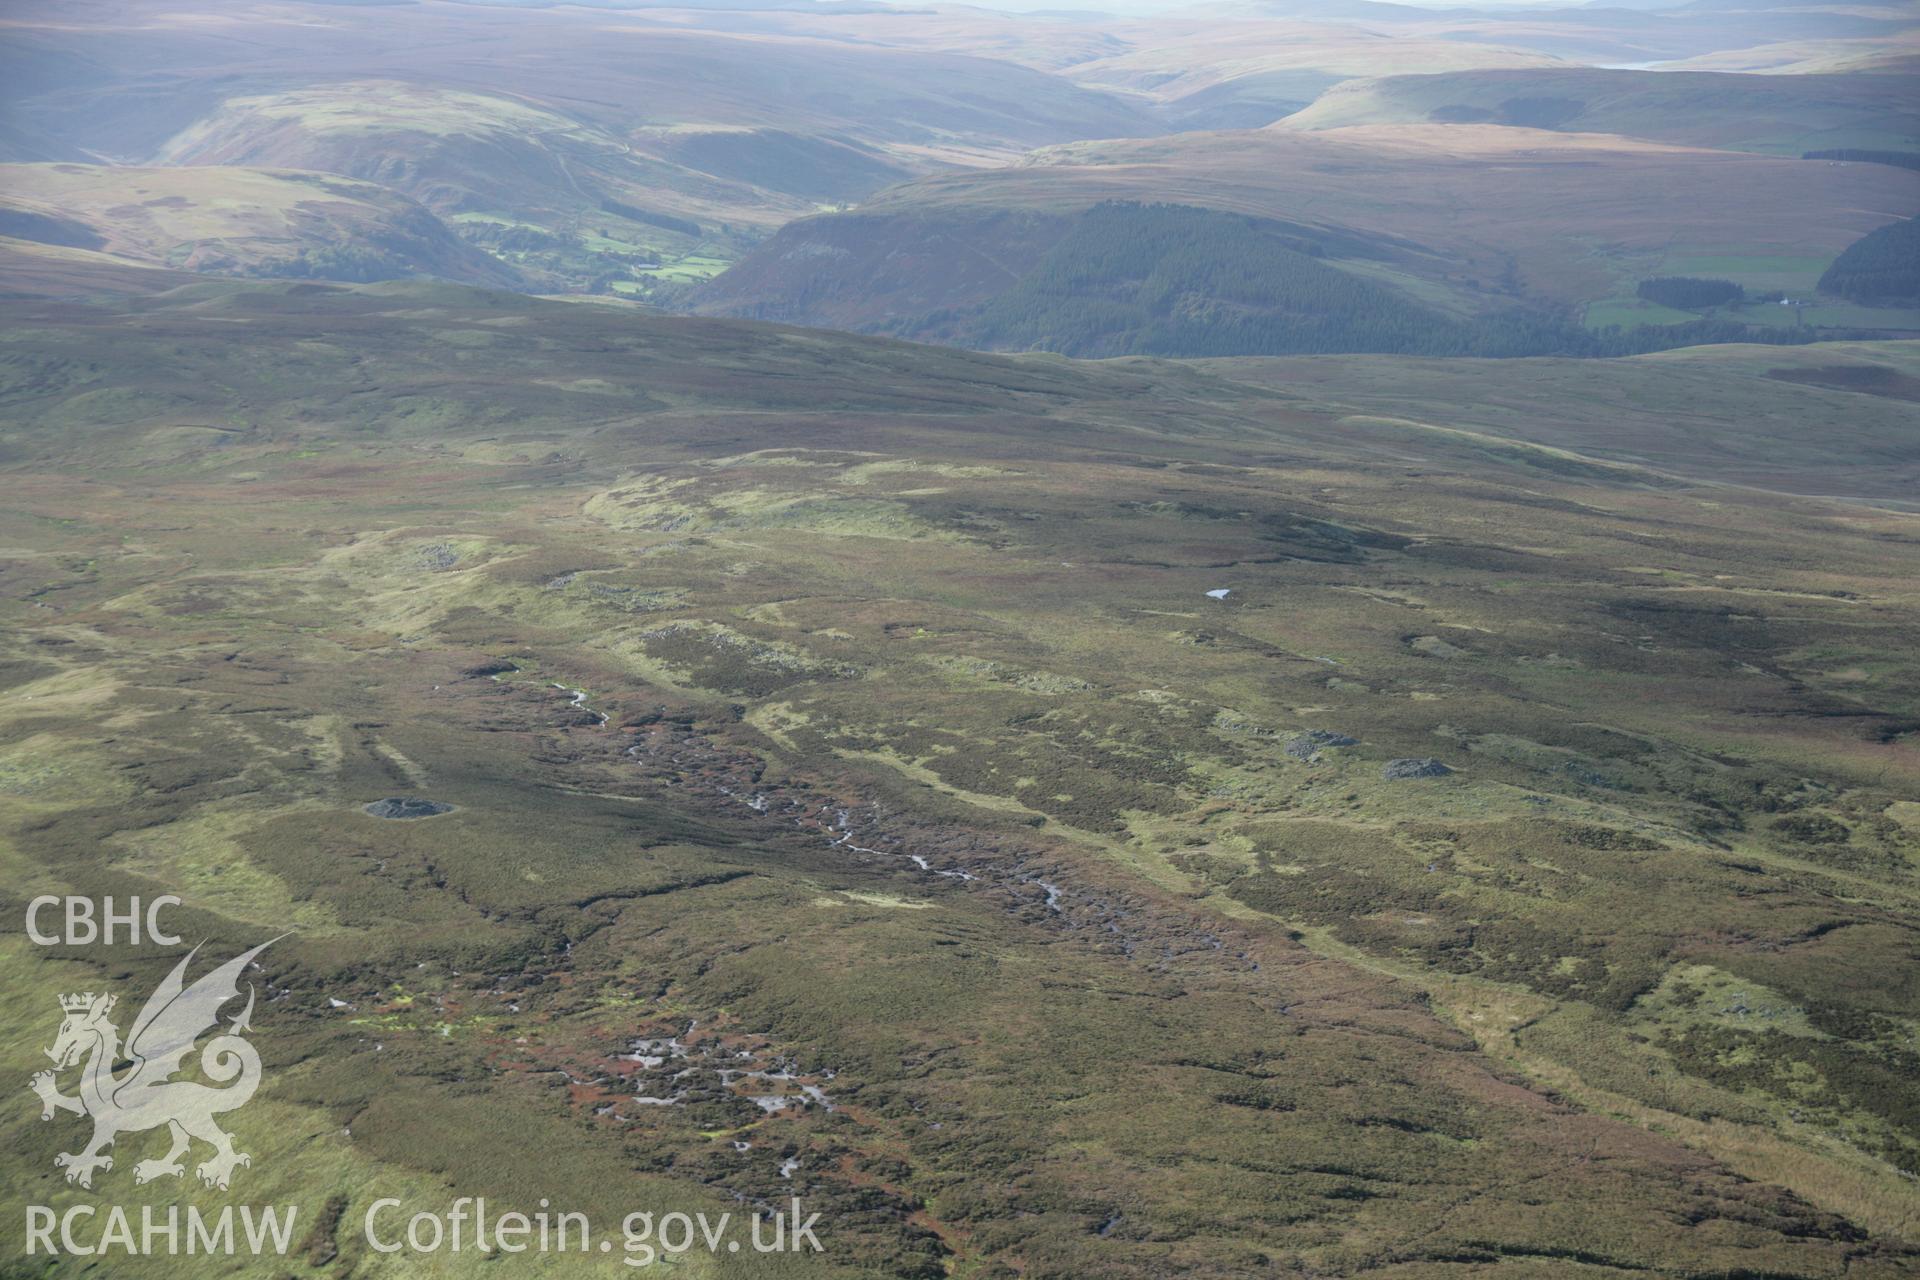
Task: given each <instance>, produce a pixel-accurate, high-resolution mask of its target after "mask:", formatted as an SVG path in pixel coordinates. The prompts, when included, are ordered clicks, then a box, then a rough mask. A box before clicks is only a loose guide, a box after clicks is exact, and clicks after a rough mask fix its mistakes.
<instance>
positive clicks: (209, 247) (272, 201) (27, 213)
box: [0, 163, 520, 286]
mask: <svg viewBox="0 0 1920 1280" xmlns="http://www.w3.org/2000/svg"><path fill="white" fill-rule="evenodd" d="M0 235H6V236H11V237H14V238H16V239H23V240H32V241H38V242H41V243H45V244H50V245H58V246H65V247H68V248H73V249H86V250H95V251H98V252H100V253H103V254H107V255H110V256H112V257H115V258H120V259H124V260H126V261H129V262H134V263H142V264H148V265H153V266H166V267H171V268H175V269H177V270H181V271H193V272H205V273H208V274H212V275H247V276H296V277H311V278H315V279H336V280H361V281H367V280H389V279H396V278H400V277H406V276H433V277H437V278H439V279H443V280H454V281H461V282H465V283H470V284H491V285H501V286H514V285H517V284H519V283H520V281H519V277H518V275H517V274H516V273H515V272H514V271H513V270H512V268H510V267H508V266H506V265H504V264H502V263H500V262H498V261H496V260H495V259H494V258H492V257H490V256H488V255H487V254H484V253H481V252H480V251H478V250H477V249H474V248H473V247H472V246H470V245H468V244H466V243H464V242H463V241H461V240H460V239H458V238H457V237H455V236H454V235H453V234H452V233H451V232H450V231H448V229H447V228H446V226H445V225H444V224H443V223H441V221H440V220H439V219H438V218H436V217H434V216H433V214H431V213H429V212H428V211H427V210H426V209H424V208H422V207H421V206H420V205H418V204H415V203H414V202H413V201H411V200H409V199H407V198H406V197H405V196H402V195H399V194H396V193H395V192H393V191H391V190H389V189H387V188H386V187H382V186H377V185H375V184H373V183H370V182H359V181H355V180H353V179H351V178H342V177H336V176H334V175H332V174H324V173H300V172H295V171H291V170H276V169H246V168H236V167H226V166H222V167H207V168H193V169H179V168H126V167H117V166H105V165H79V164H65V163H60V164H36V165H0Z"/></svg>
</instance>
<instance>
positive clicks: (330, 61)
mask: <svg viewBox="0 0 1920 1280" xmlns="http://www.w3.org/2000/svg"><path fill="white" fill-rule="evenodd" d="M325 14H326V19H325V21H324V22H323V23H312V24H289V23H280V22H276V21H270V20H266V19H263V18H260V17H259V15H246V16H242V15H238V14H236V15H234V16H231V17H228V18H225V19H222V20H220V21H208V22H182V23H177V24H167V23H163V24H159V25H156V26H144V25H139V24H141V23H142V22H143V21H144V19H142V18H141V16H140V11H139V10H137V9H130V8H127V7H126V6H123V5H116V4H112V3H109V4H107V5H103V6H97V7H83V6H77V5H61V6H57V7H55V8H51V9H44V10H36V11H35V12H34V13H33V14H30V15H21V16H20V18H19V20H18V21H17V22H16V23H15V25H13V26H12V27H10V29H9V43H10V50H9V56H8V57H7V59H6V60H5V61H0V70H3V69H7V68H12V69H14V70H15V71H16V72H17V74H16V75H15V76H14V77H13V79H12V80H11V81H10V82H8V83H5V84H4V85H0V107H4V109H5V116H4V119H5V121H6V128H5V130H4V132H0V154H4V155H10V156H12V157H13V158H17V159H22V160H41V159H58V160H65V159H83V158H84V159H89V160H97V159H100V158H103V157H106V158H111V159H113V160H115V161H118V162H122V163H137V164H155V163H157V164H170V165H171V164H194V165H202V164H222V165H244V166H249V167H273V168H301V169H312V170H317V171H324V172H331V173H339V174H342V175H346V176H350V177H357V178H361V179H363V180H367V181H373V182H379V183H381V184H382V185H385V186H389V187H391V188H393V189H395V190H397V191H400V192H403V193H405V194H408V195H411V196H413V197H414V198H415V199H417V200H419V201H420V202H421V203H423V204H424V205H426V206H427V207H428V208H430V209H432V210H434V211H435V212H436V213H439V214H440V215H442V216H443V217H444V218H445V219H446V220H447V222H448V224H449V225H450V226H451V227H452V228H453V230H454V231H455V232H456V233H457V234H459V235H460V236H462V237H463V238H465V239H467V240H468V241H469V242H471V243H473V244H474V245H477V246H479V247H481V248H483V249H485V250H486V251H488V252H490V253H492V254H494V255H495V256H497V257H498V258H500V259H501V260H502V261H503V262H505V263H507V264H509V265H510V266H511V267H512V269H513V270H514V271H516V272H518V273H519V274H520V275H521V276H522V277H523V278H524V279H525V281H526V284H527V287H529V288H533V289H539V290H551V291H579V290H605V289H609V288H613V287H616V286H618V287H620V288H622V289H624V290H626V291H631V292H642V293H644V292H646V291H647V290H648V289H649V288H650V287H652V286H653V285H655V284H676V285H677V284H679V283H684V282H686V281H689V280H694V279H699V278H702V277H703V276H705V275H710V274H712V273H713V272H714V271H717V270H719V269H720V268H721V267H723V266H724V265H726V264H727V263H728V262H731V261H732V260H734V259H735V258H737V257H738V256H739V255H740V254H741V253H742V252H744V250H745V248H746V247H747V246H748V245H750V244H752V243H753V242H755V241H757V240H758V239H759V238H761V237H762V236H764V235H765V234H766V233H767V232H768V231H770V230H771V229H772V228H773V227H775V226H778V225H779V224H781V223H782V222H785V221H787V220H789V219H791V218H794V217H797V216H800V215H803V214H807V213H812V212H816V211H818V210H819V209H821V208H823V207H833V206H837V205H841V204H846V203H849V202H852V201H856V200H859V199H862V198H864V197H865V196H867V195H868V194H869V193H871V192H872V191H874V190H875V189H877V188H879V187H881V186H885V185H887V184H889V183H892V182H897V181H899V180H901V179H903V178H908V177H912V176H915V175H919V174H924V173H927V172H931V171H934V170H938V169H942V168H947V167H951V166H953V165H977V164H991V163H998V162H1005V161H1009V160H1012V159H1013V158H1015V157H1017V156H1019V155H1021V154H1024V153H1025V152H1026V151H1028V150H1030V149H1032V148H1034V147H1037V146H1045V145H1048V144H1051V143H1057V142H1064V141H1071V140H1076V139H1082V138H1097V137H1120V136H1139V135H1149V134H1157V133H1161V132H1164V130H1165V125H1164V124H1163V123H1162V122H1161V120H1160V119H1159V117H1158V116H1157V115H1156V113H1155V111H1154V109H1153V107H1152V105H1151V104H1149V103H1146V102H1143V101H1140V100H1138V99H1135V98H1133V97H1131V96H1129V95H1122V94H1119V93H1114V92H1108V91H1105V90H1101V89H1094V88H1088V87H1083V86H1081V85H1078V84H1075V83H1073V82H1072V81H1070V80H1067V79H1065V78H1063V77H1061V76H1059V75H1056V74H1051V73H1049V72H1048V71H1044V70H1039V69H1036V68H1033V67H1029V66H1025V65H1019V64H1016V63H1013V62H1009V61H1004V60H998V59H994V58H987V57H979V56H970V55H968V54H966V53H962V52H951V51H946V50H942V49H939V48H888V47H885V46H884V45H883V44H880V43H878V42H874V41H859V42H855V41H851V40H830V39H822V38H814V37H809V36H806V35H781V34H777V33H770V32H753V33H749V32H744V31H738V30H695V29H688V28H687V27H686V26H682V25H663V24H661V23H659V22H658V21H656V20H654V19H652V18H650V17H647V16H645V15H643V14H638V13H633V12H626V11H618V10H606V9H599V10H596V9H589V8H584V7H582V8H564V9H563V8H524V7H488V6H479V5H459V6H429V5H376V6H361V5H338V6H332V7H330V8H328V9H327V10H326V11H325ZM829 14H832V15H833V16H836V17H837V18H839V19H840V20H844V21H859V22H873V21H877V19H876V18H873V17H872V16H870V15H865V16H863V15H859V14H853V13H845V12H840V11H827V12H826V13H820V14H815V15H813V16H814V17H816V18H822V19H823V18H825V17H827V16H828V15H829ZM773 20H774V18H773V17H772V16H768V17H765V18H764V19H754V20H747V19H744V18H743V19H742V20H741V23H735V24H733V25H736V26H738V25H742V23H744V24H745V25H752V24H753V22H759V21H764V22H771V21H773ZM713 21H714V22H715V23H716V25H726V24H728V23H730V22H731V18H730V16H722V17H717V18H715V19H713ZM130 25H131V26H138V27H139V30H140V36H139V38H138V39H137V40H133V39H130V38H129V37H128V36H127V34H126V33H127V31H128V30H129V29H130ZM239 33H244V34H239ZM42 67H50V68H53V69H54V71H55V72H57V74H49V73H46V72H44V71H42V70H40V69H39V68H42Z"/></svg>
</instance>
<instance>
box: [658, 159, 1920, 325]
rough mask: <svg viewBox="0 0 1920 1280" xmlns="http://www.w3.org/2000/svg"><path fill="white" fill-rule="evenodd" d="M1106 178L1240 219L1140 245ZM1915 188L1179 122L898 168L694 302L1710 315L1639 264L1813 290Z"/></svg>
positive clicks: (804, 312) (1852, 177)
mask: <svg viewBox="0 0 1920 1280" xmlns="http://www.w3.org/2000/svg"><path fill="white" fill-rule="evenodd" d="M1112 202H1118V203H1119V204H1122V205H1132V206H1136V207H1139V206H1151V205H1175V206H1180V207H1182V208H1185V209H1189V210H1195V211H1201V212H1212V213H1216V214H1227V215H1233V216H1234V217H1237V218H1239V219H1242V222H1241V223H1239V224H1237V225H1232V226H1230V225H1229V224H1226V223H1222V222H1209V221H1206V220H1204V219H1190V220H1189V222H1188V230H1189V231H1191V232H1192V233H1193V235H1192V242H1191V243H1190V244H1185V245H1173V244H1169V245H1165V246H1163V247H1162V249H1155V248H1154V247H1153V246H1154V245H1156V244H1158V243H1159V242H1160V241H1161V240H1162V239H1164V235H1165V231H1166V228H1165V227H1163V226H1156V225H1153V224H1154V223H1155V222H1156V221H1161V222H1163V221H1164V215H1162V216H1159V217H1157V218H1156V217H1154V216H1149V215H1146V214H1140V213H1134V214H1121V213H1116V212H1112V211H1109V212H1108V213H1106V214H1104V215H1102V217H1101V218H1100V219H1099V220H1097V225H1096V224H1090V223H1089V222H1088V221H1087V217H1088V215H1089V212H1090V211H1092V210H1094V209H1096V208H1097V207H1100V206H1105V205H1109V204H1110V203H1112ZM1916 206H1920V190H1916V186H1915V184H1914V182H1913V179H1912V177H1911V175H1909V174H1907V173H1905V172H1904V171H1902V170H1898V169H1893V168H1889V167H1886V166H1880V165H1839V166H1835V165H1828V164H1825V163H1822V162H1817V161H1802V160H1798V159H1778V158H1773V157H1764V156H1754V155H1745V154H1740V153H1733V152H1713V151H1699V150H1692V149H1686V148H1678V147H1669V146H1662V145H1659V144H1654V143H1644V142H1636V141H1630V140H1627V139H1621V138H1609V137H1598V136H1583V135H1559V134H1552V133H1547V132H1542V131H1537V130H1524V129H1512V128H1496V127H1491V126H1481V127H1478V128H1464V127H1452V126H1443V125H1421V126H1411V127H1402V128H1392V129H1384V128H1366V129H1341V130H1332V131H1327V132H1319V133H1302V132H1294V131H1290V130H1287V129H1284V128H1273V129H1266V130H1253V131H1246V132H1235V133H1212V134H1189V135H1180V136H1178V137H1175V138H1166V139H1147V140H1139V141H1126V142H1111V143H1087V144H1081V145H1077V146H1071V147H1061V148H1054V149H1051V150H1049V151H1046V152H1043V153H1039V154H1037V155H1035V156H1034V157H1032V158H1031V160H1030V162H1029V163H1027V164H1024V165H1019V166H1014V167H1011V168H1003V169H994V170H982V171H973V172H966V173H956V174H947V175H941V176H936V177H932V178H926V179H921V180H919V181H916V182H913V183H909V184H905V185H902V186H899V187H895V188H891V189H889V190H887V191H885V192H882V193H880V194H879V195H878V196H876V197H875V198H874V199H873V200H871V201H869V202H868V203H867V204H866V205H864V206H862V207H861V208H860V209H859V210H857V211H855V212H852V213H847V214H836V215H825V216H821V217H815V218H808V219H804V220H801V221H799V222H795V223H791V224H789V225H788V226H786V227H784V228H782V229H781V231H780V232H779V233H778V234H777V235H775V236H774V237H773V238H772V239H771V240H769V241H768V242H767V243H766V244H764V245H763V246H761V247H760V248H759V249H757V250H755V251H754V252H753V253H752V254H751V255H749V256H748V257H747V258H746V259H745V260H744V261H742V262H741V263H740V264H739V265H738V266H736V267H734V268H733V269H732V270H730V271H728V272H726V273H725V274H723V275H721V276H719V277H718V278H717V279H715V280H713V281H711V282H710V283H709V284H707V285H705V286H703V287H702V288H701V289H699V290H698V291H697V292H696V293H695V294H694V295H693V297H692V306H693V307H694V309H696V310H698V311H700V312H702V313H705V314H716V315H734V316H749V317H754V318H761V319H774V320H783V321H789V322H796V323H804V324H814V325H824V326H832V327H838V328H846V329H853V330H857V331H862V332H879V333H889V334H894V335H898V336H904V337H917V338H922V339H930V340H937V341H946V342H960V343H966V344H971V345H978V346H982V347H987V348H990V349H1000V348H1014V349H1022V348H1027V347H1041V348H1045V349H1048V350H1056V351H1064V352H1067V353H1069V354H1113V353H1116V352H1126V351H1151V352H1156V353H1159V354H1168V355H1204V354H1224V353H1227V352H1229V351H1231V352H1235V353H1241V354H1248V353H1252V352H1256V351H1257V352H1265V353H1269V354H1274V353H1281V352H1293V351H1320V350H1397V351H1416V352H1418V351H1431V352H1436V353H1445V352H1457V351H1463V350H1464V351H1470V350H1488V349H1490V348H1491V349H1493V350H1497V351H1500V352H1503V353H1505V352H1511V351H1512V350H1514V349H1516V347H1515V343H1514V340H1513V334H1512V333H1511V332H1510V331H1507V330H1505V329H1501V328H1500V326H1505V325H1510V324H1515V323H1518V324H1520V325H1522V327H1524V328H1529V329H1537V328H1538V326H1539V323H1540V321H1541V318H1542V317H1560V318H1562V319H1564V320H1573V319H1577V318H1579V317H1580V316H1581V315H1582V314H1583V311H1582V308H1586V307H1587V306H1588V305H1589V304H1597V303H1600V302H1602V301H1603V300H1611V299H1623V300H1626V303H1624V304H1623V309H1622V310H1621V312H1620V314H1621V318H1620V319H1619V320H1618V321H1610V322H1611V323H1619V324H1621V325H1623V326H1626V327H1632V326H1633V325H1634V324H1636V323H1645V322H1656V321H1658V322H1665V323H1672V324H1686V323H1693V322H1695V321H1697V320H1699V319H1701V318H1702V317H1701V316H1696V315H1690V314H1671V313H1662V312H1659V311H1655V310H1650V309H1648V308H1646V307H1643V306H1641V305H1640V304H1638V303H1636V302H1633V301H1632V300H1633V298H1634V295H1635V290H1636V287H1637V285H1638V284H1639V282H1640V281H1641V280H1643V279H1646V278H1648V277H1651V276H1656V275H1699V274H1703V273H1706V274H1712V275H1714V276H1715V277H1717V278H1726V279H1731V280H1733V281H1734V282H1735V283H1737V284H1739V285H1741V286H1742V287H1743V288H1747V289H1752V290H1754V291H1756V292H1764V291H1766V290H1768V289H1781V288H1793V289H1796V290H1805V291H1809V292H1810V291H1811V289H1812V286H1813V283H1814V280H1815V278H1816V277H1817V276H1818V275H1819V273H1820V271H1821V270H1823V269H1824V268H1825V266H1826V264H1827V262H1829V261H1830V260H1831V257H1830V255H1832V254H1835V253H1838V252H1839V251H1840V250H1841V249H1843V248H1845V247H1846V245H1847V244H1849V243H1851V242H1852V241H1853V240H1854V239H1856V238H1858V237H1859V236H1860V235H1863V234H1865V233H1866V232H1867V231H1869V230H1871V229H1873V228H1874V227H1875V226H1878V225H1881V224H1883V223H1885V222H1887V221H1889V220H1890V219H1891V218H1895V217H1902V216H1907V215H1908V214H1910V213H1911V212H1912V211H1913V210H1914V209H1915V207H1916ZM1248 219H1251V220H1252V221H1250V222H1249V221H1246V220H1248ZM1103 237H1105V239H1103ZM1176 248H1177V249H1178V250H1179V252H1178V253H1177V254H1175V253H1174V252H1173V251H1174V250H1175V249H1176ZM1176 265H1177V271H1178V275H1179V278H1178V279H1177V280H1175V279H1172V278H1171V277H1170V276H1169V274H1168V273H1169V271H1173V270H1175V267H1176ZM1275 272H1279V273H1280V274H1279V275H1275V274H1273V273H1275ZM1328 273H1331V274H1332V276H1333V277H1338V278H1342V279H1344V280H1346V281H1347V283H1348V285H1350V288H1345V289H1342V290H1340V291H1339V292H1340V293H1341V295H1342V296H1343V297H1345V299H1346V303H1345V304H1343V307H1344V310H1346V311H1348V312H1350V313H1353V314H1354V317H1355V318H1354V320H1353V322H1352V323H1333V324H1330V325H1322V326H1318V327H1315V328H1313V329H1312V331H1311V332H1309V331H1307V330H1304V329H1301V328H1299V327H1298V326H1296V325H1293V324H1291V323H1288V322H1284V321H1283V320H1282V317H1283V316H1284V315H1285V314H1286V313H1288V312H1289V311H1290V310H1293V309H1295V308H1294V304H1293V303H1292V302H1290V301H1288V299H1289V298H1290V297H1293V296H1295V293H1296V291H1297V290H1298V289H1302V288H1307V289H1309V290H1310V291H1312V292H1316V293H1318V294H1319V295H1320V296H1323V297H1324V296H1330V295H1328V294H1326V293H1325V290H1326V288H1328V287H1330V286H1331V285H1332V284H1333V283H1335V281H1334V280H1332V279H1329V275H1328ZM1283 278H1284V283H1283V282H1282V281H1283ZM1309 278H1311V279H1312V280H1313V281H1315V282H1317V283H1315V284H1313V285H1311V286H1309V285H1308V284H1307V283H1306V281H1307V280H1308V279H1309ZM1256 280H1265V281H1267V282H1268V284H1270V285H1272V298H1271V299H1270V300H1269V302H1270V303H1271V305H1268V303H1266V302H1262V301H1261V299H1260V297H1259V290H1257V289H1254V288H1253V287H1252V284H1253V282H1254V281H1256ZM1143 291H1144V292H1143ZM1150 296H1152V297H1157V298H1159V300H1160V301H1159V302H1157V303H1152V304H1150V305H1149V297H1150ZM1774 296H1778V295H1777V293H1776V294H1775V295H1774ZM1048 299H1050V300H1051V302H1044V303H1043V300H1048ZM1143 306H1145V307H1146V310H1142V307H1143ZM1156 306H1157V307H1160V308H1161V309H1160V310H1158V311H1155V310H1154V307H1156ZM1249 307H1251V308H1252V309H1251V310H1249ZM1370 309H1371V310H1373V311H1375V313H1376V314H1377V315H1378V316H1379V317H1380V319H1381V321H1382V325H1383V326H1384V327H1378V326H1376V327H1374V328H1372V329H1371V331H1370V332H1368V333H1366V334H1364V335H1363V329H1365V328H1366V326H1362V325H1361V324H1359V322H1358V318H1357V314H1358V313H1359V312H1361V311H1366V310H1370ZM1602 314H1606V313H1605V312H1604V311H1603V312H1602ZM1175 317H1177V321H1176V320H1175ZM1721 318H1722V319H1724V318H1725V317H1721ZM1756 318H1757V317H1756ZM1416 319H1417V320H1418V323H1417V324H1415V325H1414V327H1415V328H1416V329H1418V330H1419V333H1418V336H1412V335H1411V332H1410V331H1409V330H1407V329H1406V328H1405V325H1406V324H1408V323H1412V322H1414V321H1415V320H1416ZM1495 321H1498V322H1499V323H1498V325H1496V329H1500V331H1499V332H1498V333H1495V332H1492V331H1489V329H1488V328H1487V325H1488V324H1489V323H1492V322H1495ZM1745 322H1746V321H1745V319H1743V320H1742V321H1741V323H1745ZM1596 327H1598V326H1596ZM1387 332H1393V333H1398V334H1399V335H1400V336H1399V337H1397V338H1391V339H1389V338H1387V337H1384V336H1383V335H1384V334H1385V333H1387ZM1383 344H1384V345H1383ZM1525 346H1526V344H1525V343H1521V344H1519V348H1518V349H1525ZM1547 349H1559V348H1557V347H1552V346H1549V347H1548V348H1547Z"/></svg>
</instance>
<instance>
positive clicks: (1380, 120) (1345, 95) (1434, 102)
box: [1286, 67, 1920, 155]
mask: <svg viewBox="0 0 1920 1280" xmlns="http://www.w3.org/2000/svg"><path fill="white" fill-rule="evenodd" d="M1417 123H1438V124H1503V125H1518V126H1521V127H1524V128H1531V129H1554V130H1562V131H1566V132H1574V133H1616V134H1624V135H1626V136H1629V137H1635V138H1648V139H1651V140H1653V141H1656V142H1671V143H1678V144H1681V145H1685V146H1697V147H1720V148H1728V149H1732V150H1736V151H1760V152H1770V153H1775V154H1780V155H1799V154H1800V153H1801V152H1803V151H1811V150H1816V149H1822V148H1832V147H1879V148H1886V149H1892V150H1907V149H1913V147H1914V146H1915V144H1916V142H1920V83H1916V82H1915V80H1914V79H1913V78H1911V77H1908V76H1893V75H1832V76H1760V75H1735V74H1722V73H1713V72H1668V71H1606V70H1599V69H1595V68H1589V67H1580V68H1550V69H1544V70H1519V71H1506V70H1490V71H1462V72H1448V73H1445V74H1439V75H1409V76H1389V77H1386V78H1384V79H1379V80H1353V81H1348V82H1346V83H1344V84H1341V85H1337V86H1335V87H1334V88H1332V89H1330V90H1328V92H1327V93H1326V94H1325V95H1324V96H1323V97H1321V98H1320V99H1319V100H1318V101H1316V102H1315V103H1314V104H1313V105H1312V106H1310V107H1308V108H1307V109H1305V110H1304V111H1301V112H1299V113H1298V114H1296V115H1293V116H1290V117H1288V119H1287V121H1286V127H1288V128H1292V129H1303V130H1311V129H1335V128H1342V127H1345V126H1349V125H1360V124H1417Z"/></svg>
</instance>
